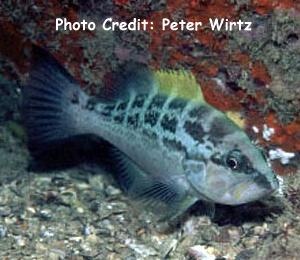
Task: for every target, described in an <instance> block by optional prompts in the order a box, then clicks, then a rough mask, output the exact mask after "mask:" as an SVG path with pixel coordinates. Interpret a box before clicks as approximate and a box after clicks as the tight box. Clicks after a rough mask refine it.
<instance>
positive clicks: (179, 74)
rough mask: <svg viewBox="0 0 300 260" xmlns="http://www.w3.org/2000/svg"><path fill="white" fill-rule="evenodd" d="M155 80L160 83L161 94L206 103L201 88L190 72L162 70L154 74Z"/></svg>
mask: <svg viewBox="0 0 300 260" xmlns="http://www.w3.org/2000/svg"><path fill="white" fill-rule="evenodd" d="M154 78H155V80H156V81H157V82H158V86H159V92H162V93H164V94H166V95H174V96H177V97H180V98H183V99H187V100H195V101H198V102H203V101H204V99H203V95H202V91H201V88H200V86H199V84H198V83H197V81H196V79H195V77H194V75H193V74H192V73H190V72H186V71H183V70H180V71H162V70H160V71H156V72H154Z"/></svg>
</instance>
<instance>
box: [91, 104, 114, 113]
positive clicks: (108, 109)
mask: <svg viewBox="0 0 300 260" xmlns="http://www.w3.org/2000/svg"><path fill="white" fill-rule="evenodd" d="M93 109H94V108H93ZM114 109H115V106H114V105H107V106H105V107H104V108H103V110H102V111H101V115H103V116H111V115H112V112H113V111H114Z"/></svg>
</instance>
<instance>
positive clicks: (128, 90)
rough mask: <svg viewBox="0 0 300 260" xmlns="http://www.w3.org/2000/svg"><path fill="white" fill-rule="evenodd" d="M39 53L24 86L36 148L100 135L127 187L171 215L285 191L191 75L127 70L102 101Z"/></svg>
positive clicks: (102, 95) (31, 138)
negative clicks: (204, 205)
mask: <svg viewBox="0 0 300 260" xmlns="http://www.w3.org/2000/svg"><path fill="white" fill-rule="evenodd" d="M36 53H38V55H35V56H36V57H37V58H35V62H34V65H33V69H32V71H31V73H30V76H29V79H28V82H27V85H26V86H24V88H23V118H24V121H25V127H26V130H27V133H28V146H29V148H31V150H33V149H32V148H34V150H38V149H39V148H45V147H47V146H49V145H52V144H55V143H57V141H60V140H64V139H68V138H70V137H74V136H80V135H86V134H89V135H94V136H97V137H99V138H101V139H103V140H104V141H105V142H107V143H109V145H110V146H111V148H112V149H110V151H111V155H112V158H113V162H112V164H114V165H115V166H116V168H117V169H118V170H117V173H116V174H115V176H116V179H117V182H118V183H119V184H120V186H121V188H122V189H123V190H124V191H126V192H127V194H129V195H130V196H132V197H134V198H137V199H140V200H141V201H144V202H147V203H149V205H150V204H151V205H155V207H156V209H158V211H160V212H166V213H168V214H167V215H168V216H170V215H172V216H175V215H176V216H178V215H180V214H182V213H183V212H185V211H186V210H187V209H188V208H189V207H190V206H191V205H193V204H194V203H195V202H197V201H203V202H204V203H207V204H208V205H214V204H215V203H219V204H226V205H239V204H244V203H247V202H251V201H255V200H259V199H261V198H264V197H266V196H268V195H270V194H272V193H273V192H274V191H276V190H277V189H278V180H277V178H276V175H275V174H274V173H273V171H272V170H271V169H270V168H269V167H268V164H267V162H266V160H265V157H264V156H263V154H262V152H261V151H260V149H259V148H257V147H256V146H255V145H254V144H253V143H252V142H251V141H250V139H249V137H248V136H247V135H246V134H245V132H244V131H243V130H242V129H241V128H240V127H239V126H237V125H236V124H235V123H234V122H233V121H231V120H230V119H229V118H228V117H227V116H226V115H225V114H224V113H223V112H221V111H219V110H217V109H216V108H214V107H212V106H211V105H209V104H208V103H207V102H205V100H204V98H203V96H202V93H201V88H200V86H199V85H198V84H197V82H196V79H195V77H194V76H193V75H192V74H191V73H188V72H185V71H150V70H149V69H147V68H139V69H131V70H130V69H128V71H127V72H126V73H123V74H124V75H123V77H122V80H116V82H115V86H114V87H113V88H112V89H110V91H103V93H100V95H99V97H98V98H95V97H91V96H89V95H87V94H86V93H85V92H84V91H83V90H82V89H81V88H80V86H79V84H78V83H77V82H76V81H75V80H74V78H73V77H72V76H71V75H70V74H69V73H68V72H67V71H66V69H64V68H63V67H62V66H61V65H60V64H59V63H58V61H57V60H55V59H54V58H53V57H52V56H51V55H50V54H48V53H47V52H46V51H44V50H40V49H38V50H36ZM116 78H117V77H116Z"/></svg>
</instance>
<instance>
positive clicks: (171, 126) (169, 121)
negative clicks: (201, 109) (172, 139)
mask: <svg viewBox="0 0 300 260" xmlns="http://www.w3.org/2000/svg"><path fill="white" fill-rule="evenodd" d="M177 124H178V120H177V118H176V117H170V116H169V115H164V116H163V118H162V120H161V122H160V125H161V126H162V128H163V129H164V130H167V131H169V132H172V133H175V132H176V127H177Z"/></svg>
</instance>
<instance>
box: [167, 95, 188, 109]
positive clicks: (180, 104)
mask: <svg viewBox="0 0 300 260" xmlns="http://www.w3.org/2000/svg"><path fill="white" fill-rule="evenodd" d="M186 105H187V102H186V101H185V100H182V99H180V98H175V99H173V100H172V101H171V102H170V103H169V108H170V109H178V110H180V111H183V109H184V108H185V106H186Z"/></svg>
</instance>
